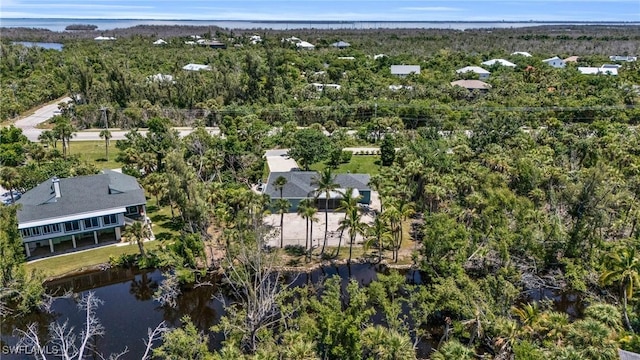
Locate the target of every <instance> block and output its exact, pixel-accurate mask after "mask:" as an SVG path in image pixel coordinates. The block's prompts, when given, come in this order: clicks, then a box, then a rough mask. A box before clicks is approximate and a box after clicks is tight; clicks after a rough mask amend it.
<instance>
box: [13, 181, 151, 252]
mask: <svg viewBox="0 0 640 360" xmlns="http://www.w3.org/2000/svg"><path fill="white" fill-rule="evenodd" d="M16 203H18V204H20V205H21V206H20V208H19V210H18V214H17V215H18V229H19V230H20V232H21V235H22V240H23V242H24V244H25V251H26V254H27V257H30V256H31V255H32V253H33V254H34V255H37V253H38V252H40V253H41V251H39V250H40V247H42V246H45V247H48V248H49V252H48V253H54V252H55V247H54V245H60V246H59V249H65V250H70V248H71V247H70V246H68V245H69V241H70V242H71V243H72V248H73V249H76V248H77V247H78V242H80V245H87V244H84V243H85V241H84V240H86V239H85V238H87V237H88V238H89V240H90V241H89V242H88V243H89V244H91V245H97V244H98V243H99V239H100V238H103V239H105V238H106V239H107V240H114V239H115V240H116V241H117V240H120V230H121V227H122V226H124V225H125V220H126V218H137V217H140V216H144V214H145V211H146V208H145V204H146V198H145V195H144V190H143V189H142V188H141V187H140V185H139V184H138V182H137V180H136V179H135V178H134V177H132V176H129V175H124V174H121V173H119V172H115V171H111V170H104V172H103V173H102V174H97V175H89V176H78V177H72V178H64V179H58V178H57V177H53V178H51V179H49V180H47V181H45V182H43V183H41V184H39V185H37V186H36V187H34V188H33V189H31V190H29V191H27V192H26V193H24V194H23V195H22V198H20V200H18V201H17V202H16ZM125 217H126V218H125Z"/></svg>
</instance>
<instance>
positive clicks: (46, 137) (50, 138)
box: [38, 130, 58, 149]
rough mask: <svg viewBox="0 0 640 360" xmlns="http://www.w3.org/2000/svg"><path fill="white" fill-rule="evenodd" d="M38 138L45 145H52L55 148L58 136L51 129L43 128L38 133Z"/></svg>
mask: <svg viewBox="0 0 640 360" xmlns="http://www.w3.org/2000/svg"><path fill="white" fill-rule="evenodd" d="M38 140H39V141H40V142H41V143H43V144H44V145H46V146H51V145H53V148H54V149H55V148H56V146H57V145H58V137H57V136H56V134H55V133H54V132H53V130H45V131H43V132H42V133H40V135H38Z"/></svg>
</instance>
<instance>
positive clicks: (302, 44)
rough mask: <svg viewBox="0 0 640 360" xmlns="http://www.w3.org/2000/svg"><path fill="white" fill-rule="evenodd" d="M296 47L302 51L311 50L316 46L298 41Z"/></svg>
mask: <svg viewBox="0 0 640 360" xmlns="http://www.w3.org/2000/svg"><path fill="white" fill-rule="evenodd" d="M296 46H297V47H299V48H303V49H313V48H315V47H316V46H315V45H313V44H312V43H309V42H306V41H300V42H298V43H296Z"/></svg>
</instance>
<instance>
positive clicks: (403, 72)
mask: <svg viewBox="0 0 640 360" xmlns="http://www.w3.org/2000/svg"><path fill="white" fill-rule="evenodd" d="M409 74H416V75H420V65H391V75H398V76H401V77H404V76H407V75H409Z"/></svg>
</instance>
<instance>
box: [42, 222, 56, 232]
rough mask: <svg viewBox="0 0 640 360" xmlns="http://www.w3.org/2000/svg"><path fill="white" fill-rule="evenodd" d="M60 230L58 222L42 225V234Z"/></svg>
mask: <svg viewBox="0 0 640 360" xmlns="http://www.w3.org/2000/svg"><path fill="white" fill-rule="evenodd" d="M57 232H60V224H51V225H45V226H43V227H42V233H43V234H51V233H57Z"/></svg>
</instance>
